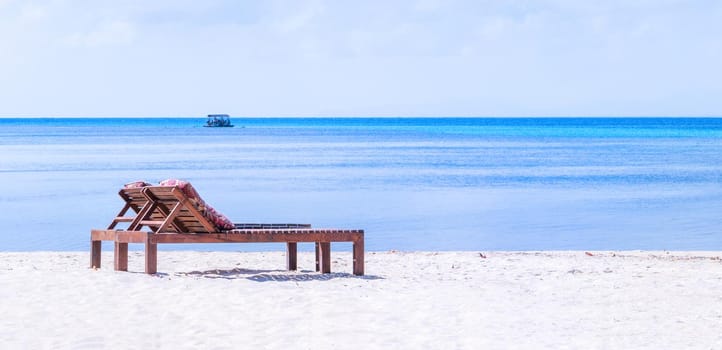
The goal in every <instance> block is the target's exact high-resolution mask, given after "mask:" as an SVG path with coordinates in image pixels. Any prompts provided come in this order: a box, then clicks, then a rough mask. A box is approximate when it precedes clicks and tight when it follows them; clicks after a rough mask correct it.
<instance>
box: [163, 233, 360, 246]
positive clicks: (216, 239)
mask: <svg viewBox="0 0 722 350" xmlns="http://www.w3.org/2000/svg"><path fill="white" fill-rule="evenodd" d="M249 231H255V232H249ZM244 232H245V233H244V234H238V233H195V234H180V233H167V234H155V235H152V236H153V238H152V239H154V240H155V241H157V242H158V243H249V242H256V243H264V242H266V243H268V242H324V241H326V242H357V241H359V240H362V239H363V231H361V232H343V231H333V230H324V231H321V232H314V231H313V230H311V231H310V232H309V230H305V231H291V230H273V231H267V230H244Z"/></svg>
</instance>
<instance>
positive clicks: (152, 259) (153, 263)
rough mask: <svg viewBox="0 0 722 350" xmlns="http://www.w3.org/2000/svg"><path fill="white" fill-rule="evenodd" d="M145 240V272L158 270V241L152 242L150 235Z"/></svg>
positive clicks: (152, 272)
mask: <svg viewBox="0 0 722 350" xmlns="http://www.w3.org/2000/svg"><path fill="white" fill-rule="evenodd" d="M148 236H149V237H148V239H147V240H146V241H145V273H147V274H149V275H152V274H154V273H156V272H158V243H154V242H151V240H150V235H148Z"/></svg>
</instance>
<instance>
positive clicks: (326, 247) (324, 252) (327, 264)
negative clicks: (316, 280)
mask: <svg viewBox="0 0 722 350" xmlns="http://www.w3.org/2000/svg"><path fill="white" fill-rule="evenodd" d="M319 246H320V248H321V273H331V243H330V242H321V243H320V244H319Z"/></svg>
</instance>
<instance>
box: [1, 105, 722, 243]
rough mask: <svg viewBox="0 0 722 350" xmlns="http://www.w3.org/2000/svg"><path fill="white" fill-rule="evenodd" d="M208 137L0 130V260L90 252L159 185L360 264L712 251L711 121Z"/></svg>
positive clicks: (442, 125) (87, 123)
mask: <svg viewBox="0 0 722 350" xmlns="http://www.w3.org/2000/svg"><path fill="white" fill-rule="evenodd" d="M203 119H204V118H197V119H183V118H173V119H157V118H149V119H73V118H68V119H0V223H1V224H2V229H1V230H0V251H33V250H86V249H88V247H89V231H90V229H91V228H104V227H106V226H107V225H108V223H109V222H110V221H111V219H112V218H113V217H114V215H115V214H116V212H117V211H118V210H119V209H120V208H121V206H122V202H121V200H120V198H119V197H118V196H117V191H118V189H119V188H120V187H121V186H122V184H123V183H125V182H129V181H133V180H139V179H143V180H147V181H151V182H157V181H160V180H163V179H166V178H181V179H186V180H190V181H191V182H192V183H193V184H194V186H195V187H196V188H197V189H198V190H199V192H200V193H201V195H203V196H204V198H205V199H206V200H207V201H208V202H209V203H211V204H213V205H214V206H215V207H216V208H217V209H218V210H220V211H221V212H223V213H225V214H226V215H227V216H229V217H230V218H231V219H233V220H234V221H236V222H298V223H311V224H313V225H314V226H317V227H345V228H363V229H365V230H366V237H367V238H366V239H367V243H366V247H367V249H369V250H390V249H396V250H550V249H555V250H564V249H582V250H596V249H601V250H606V249H610V250H611V249H615V250H616V249H659V250H663V249H670V250H672V249H674V250H681V249H685V250H701V249H714V250H719V249H722V186H721V185H722V119H693V118H674V119H665V118H640V119H634V118H591V119H588V118H561V119H555V118H537V119H535V118H521V119H506V118H499V119H494V118H478V119H466V118H464V119H453V118H430V119H426V118H424V119H413V118H411V119H359V118H354V119H344V118H338V119H333V118H327V119H296V118H289V119H245V118H234V120H233V121H234V123H235V124H236V125H237V127H235V128H203V127H202V124H203V122H204V120H203ZM136 248H140V247H136ZM283 248H284V247H283V246H282V245H267V244H217V245H195V246H165V247H162V248H161V249H194V250H281V249H283ZM303 248H304V247H302V249H303ZM310 248H311V247H306V248H305V249H310ZM348 248H349V247H347V246H346V245H343V244H341V245H339V246H338V249H348Z"/></svg>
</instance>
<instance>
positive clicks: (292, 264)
mask: <svg viewBox="0 0 722 350" xmlns="http://www.w3.org/2000/svg"><path fill="white" fill-rule="evenodd" d="M297 256H298V243H296V242H288V243H286V267H287V268H288V270H296V269H297V268H298V264H297Z"/></svg>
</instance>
